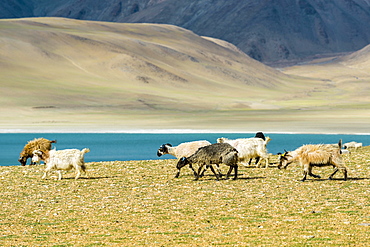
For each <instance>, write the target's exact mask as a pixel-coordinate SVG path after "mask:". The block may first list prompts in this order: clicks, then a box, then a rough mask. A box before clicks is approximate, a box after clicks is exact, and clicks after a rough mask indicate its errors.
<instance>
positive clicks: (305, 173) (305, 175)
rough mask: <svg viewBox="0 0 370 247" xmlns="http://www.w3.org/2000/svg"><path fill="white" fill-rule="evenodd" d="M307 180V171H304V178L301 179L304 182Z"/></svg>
mask: <svg viewBox="0 0 370 247" xmlns="http://www.w3.org/2000/svg"><path fill="white" fill-rule="evenodd" d="M306 178H307V171H306V170H303V178H302V179H301V181H302V182H304V181H305V180H306Z"/></svg>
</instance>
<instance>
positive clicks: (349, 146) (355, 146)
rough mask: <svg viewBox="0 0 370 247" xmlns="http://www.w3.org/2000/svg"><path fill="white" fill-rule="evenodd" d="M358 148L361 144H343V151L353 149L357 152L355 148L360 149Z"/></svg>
mask: <svg viewBox="0 0 370 247" xmlns="http://www.w3.org/2000/svg"><path fill="white" fill-rule="evenodd" d="M360 147H362V143H361V142H347V143H344V144H343V148H344V149H349V148H354V149H355V150H357V148H360Z"/></svg>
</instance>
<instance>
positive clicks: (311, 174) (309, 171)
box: [308, 166, 321, 178]
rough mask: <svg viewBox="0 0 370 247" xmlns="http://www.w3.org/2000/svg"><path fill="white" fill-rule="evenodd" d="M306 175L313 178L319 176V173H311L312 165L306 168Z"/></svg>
mask: <svg viewBox="0 0 370 247" xmlns="http://www.w3.org/2000/svg"><path fill="white" fill-rule="evenodd" d="M308 175H309V176H311V177H314V178H321V177H320V176H319V175H316V174H313V173H312V166H310V167H309V168H308Z"/></svg>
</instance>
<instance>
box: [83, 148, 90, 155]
mask: <svg viewBox="0 0 370 247" xmlns="http://www.w3.org/2000/svg"><path fill="white" fill-rule="evenodd" d="M81 152H82V153H84V154H85V153H88V152H90V149H89V148H84V149H82V150H81Z"/></svg>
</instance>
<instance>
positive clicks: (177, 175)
mask: <svg viewBox="0 0 370 247" xmlns="http://www.w3.org/2000/svg"><path fill="white" fill-rule="evenodd" d="M194 175H195V174H194ZM179 176H180V169H179V170H178V171H177V173H176V175H175V178H178V177H179Z"/></svg>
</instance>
